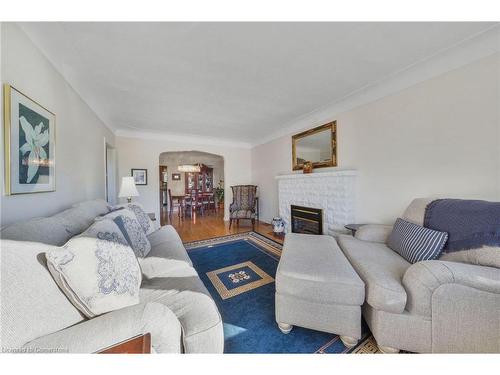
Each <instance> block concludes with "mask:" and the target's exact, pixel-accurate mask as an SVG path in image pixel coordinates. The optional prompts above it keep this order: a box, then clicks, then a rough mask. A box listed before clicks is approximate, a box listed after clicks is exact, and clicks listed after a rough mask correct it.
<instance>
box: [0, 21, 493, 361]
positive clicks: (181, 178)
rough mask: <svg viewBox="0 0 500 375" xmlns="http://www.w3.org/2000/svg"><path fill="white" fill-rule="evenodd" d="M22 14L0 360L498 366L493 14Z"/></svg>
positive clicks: (7, 105) (4, 230)
mask: <svg viewBox="0 0 500 375" xmlns="http://www.w3.org/2000/svg"><path fill="white" fill-rule="evenodd" d="M491 14H495V15H496V16H498V15H499V14H497V13H491ZM423 18H424V19H425V17H423ZM497 18H498V17H497ZM20 19H22V17H21V18H20V16H17V17H13V18H11V19H10V20H6V19H3V20H2V22H0V40H1V48H0V61H1V70H0V81H1V82H2V85H3V92H2V116H1V117H2V119H3V132H2V137H3V142H2V150H1V155H2V159H3V160H2V162H1V163H0V165H1V167H0V174H1V175H2V179H3V183H2V189H3V192H2V195H1V199H0V203H1V224H0V238H1V249H2V268H1V276H2V284H1V298H2V304H1V309H2V323H1V326H2V331H1V338H2V345H1V347H2V350H1V351H2V352H3V353H40V352H41V353H175V354H181V353H210V354H223V353H234V354H271V353H273V354H314V353H316V354H340V353H350V354H392V355H387V356H385V357H388V358H395V357H398V356H399V357H401V356H403V357H405V358H411V357H418V356H408V355H407V354H410V353H422V354H429V353H432V354H436V357H437V358H438V359H439V357H440V356H439V355H438V354H443V353H462V354H470V353H483V354H484V353H495V354H496V355H494V356H491V357H492V358H496V359H498V354H500V315H499V314H498V312H499V311H500V287H499V285H500V270H499V268H500V111H499V108H500V22H498V21H495V16H493V17H489V18H484V17H483V18H481V17H478V18H475V19H472V20H470V21H461V22H448V21H450V20H448V19H446V18H442V19H439V20H433V21H424V22H403V20H407V19H405V18H404V17H402V18H400V19H401V22H372V21H376V20H373V19H372V20H367V21H356V22H354V21H353V19H351V20H347V21H351V22H339V21H338V20H332V21H330V22H289V21H290V19H284V20H279V19H276V20H273V21H276V22H213V21H214V20H212V22H195V21H189V22H169V21H162V22H65V21H66V19H65V18H64V17H60V21H58V22H41V21H38V22H37V21H36V18H30V21H29V22H28V21H25V22H20V21H19V20H20ZM216 19H217V17H216ZM398 19H399V18H397V17H396V19H391V20H390V21H397V20H398ZM486 19H489V20H488V21H486ZM491 19H493V20H491ZM68 20H69V19H68ZM71 20H75V19H71ZM91 20H92V19H91V18H88V19H85V20H83V21H91ZM117 21H133V19H126V20H124V19H118V20H117ZM180 21H187V20H186V19H185V18H184V19H180ZM205 21H210V20H205ZM252 21H257V20H256V19H252ZM278 21H287V22H278ZM322 21H324V19H323V20H322ZM380 21H384V20H380ZM453 21H457V20H456V19H453ZM472 21H474V22H472ZM396 354H398V356H396ZM94 357H95V356H94ZM122 357H128V356H122ZM225 357H227V356H225ZM277 357H278V358H279V357H280V356H277ZM305 357H307V358H309V357H311V356H305ZM332 357H339V356H332ZM354 357H356V356H354ZM433 357H434V356H433ZM169 358H170V357H169ZM251 358H252V357H251V356H250V361H251ZM281 360H283V359H281ZM307 360H308V359H307ZM278 361H280V359H278ZM417 361H418V360H417ZM280 363H281V362H278V364H280ZM202 366H203V365H202Z"/></svg>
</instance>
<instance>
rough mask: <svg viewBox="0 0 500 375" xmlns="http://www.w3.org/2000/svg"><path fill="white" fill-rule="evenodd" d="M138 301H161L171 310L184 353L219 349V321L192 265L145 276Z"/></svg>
mask: <svg viewBox="0 0 500 375" xmlns="http://www.w3.org/2000/svg"><path fill="white" fill-rule="evenodd" d="M140 300H141V302H159V303H162V304H163V305H165V306H167V307H168V308H169V309H170V310H172V311H173V312H174V314H175V315H176V316H177V318H178V319H179V321H180V323H181V326H182V331H183V343H184V349H185V351H186V352H188V353H200V352H215V353H217V352H222V348H223V342H224V338H223V331H222V320H221V317H220V315H219V311H218V309H217V306H216V305H215V302H214V301H213V300H212V298H211V297H210V294H209V293H208V291H207V289H206V288H205V286H204V285H203V283H202V281H201V280H200V278H199V277H198V274H197V272H196V270H195V269H194V268H192V267H189V266H184V267H179V268H176V269H168V270H167V269H165V273H164V274H161V273H159V272H158V273H157V274H156V275H155V277H152V278H148V279H144V280H143V283H142V286H141V290H140Z"/></svg>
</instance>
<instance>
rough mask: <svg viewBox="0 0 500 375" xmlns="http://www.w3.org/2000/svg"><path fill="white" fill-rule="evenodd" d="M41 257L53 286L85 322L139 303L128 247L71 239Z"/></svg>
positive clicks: (135, 271) (138, 279) (138, 281)
mask: <svg viewBox="0 0 500 375" xmlns="http://www.w3.org/2000/svg"><path fill="white" fill-rule="evenodd" d="M45 257H46V258H47V266H48V268H49V271H50V273H51V275H52V277H53V278H54V280H55V281H56V283H57V285H58V286H59V287H60V288H61V290H62V291H63V292H64V294H65V295H66V296H67V297H68V299H69V300H70V301H71V302H72V303H73V305H74V306H75V307H76V308H77V309H79V310H80V311H81V312H82V313H83V314H85V316H87V317H89V318H92V317H95V316H97V315H100V314H103V313H106V312H109V311H113V310H118V309H121V308H123V307H126V306H131V305H136V304H138V303H139V288H140V285H141V278H142V274H141V269H140V267H139V263H138V261H137V258H136V257H135V255H134V253H133V251H132V249H131V248H130V247H129V246H124V245H122V244H120V243H117V242H113V241H106V240H101V239H98V238H90V237H75V238H72V239H71V240H69V241H68V242H67V243H66V244H65V245H64V246H62V247H56V248H51V249H49V250H47V252H46V253H45Z"/></svg>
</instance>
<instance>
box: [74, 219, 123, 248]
mask: <svg viewBox="0 0 500 375" xmlns="http://www.w3.org/2000/svg"><path fill="white" fill-rule="evenodd" d="M79 237H90V238H98V239H100V240H104V241H112V242H117V243H119V244H122V245H124V246H130V245H129V243H128V241H127V239H126V238H125V236H124V235H123V233H122V231H121V230H120V228H118V225H116V223H115V222H114V221H113V220H112V219H106V220H98V221H95V222H94V224H92V225H91V226H90V227H88V228H87V230H86V231H85V232H83V233H82V234H80V235H79Z"/></svg>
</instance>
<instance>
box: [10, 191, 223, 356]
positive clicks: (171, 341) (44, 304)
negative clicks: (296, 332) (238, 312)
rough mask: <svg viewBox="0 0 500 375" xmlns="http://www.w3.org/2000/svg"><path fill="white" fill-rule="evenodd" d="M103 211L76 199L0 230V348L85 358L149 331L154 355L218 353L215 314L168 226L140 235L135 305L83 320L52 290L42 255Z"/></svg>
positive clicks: (217, 316)
mask: <svg viewBox="0 0 500 375" xmlns="http://www.w3.org/2000/svg"><path fill="white" fill-rule="evenodd" d="M107 211H108V206H107V204H106V202H104V201H102V200H96V201H89V202H83V203H81V204H78V205H76V206H74V207H72V208H70V209H68V210H65V211H63V212H61V213H58V214H56V215H54V216H51V217H47V218H36V219H32V220H29V221H26V222H22V223H18V224H14V225H12V226H10V227H7V228H5V229H3V230H2V231H1V232H0V236H1V238H2V241H1V302H2V303H1V347H2V350H3V351H4V352H75V353H92V352H96V351H99V350H101V349H103V348H106V347H108V346H111V345H113V344H116V343H118V342H121V341H123V340H125V339H127V338H130V337H133V336H135V335H137V334H140V333H145V332H150V333H151V337H152V347H153V350H154V351H156V352H160V353H180V352H186V353H222V352H223V345H224V337H223V330H222V320H221V317H220V314H219V312H218V309H217V307H216V305H215V303H214V301H213V300H212V298H211V297H210V294H209V293H208V291H207V290H206V288H205V286H204V285H203V283H202V281H201V280H200V278H199V277H198V274H197V273H196V271H195V269H194V268H193V267H192V264H191V261H190V259H189V256H188V255H187V252H186V250H185V248H184V246H183V244H182V242H181V239H180V238H179V236H178V234H177V232H176V231H175V230H174V229H173V227H171V226H164V227H162V228H161V229H158V230H156V231H155V232H153V233H152V234H150V235H149V236H148V238H149V241H150V242H151V247H152V248H151V252H150V253H149V254H148V256H147V257H146V258H144V259H142V260H140V264H141V269H142V272H143V282H142V285H141V290H140V301H141V302H140V304H139V305H135V306H131V307H127V308H124V309H121V310H116V311H113V312H110V313H107V314H103V315H101V316H98V317H96V318H93V319H90V320H88V319H86V318H84V317H83V316H82V315H81V314H80V313H79V311H78V310H77V309H76V308H75V307H74V306H73V305H72V304H71V303H70V302H69V300H68V299H67V298H66V297H65V295H64V294H63V293H62V292H61V291H60V290H59V288H58V287H57V285H56V283H55V282H54V281H53V279H52V277H51V275H50V274H49V272H48V270H47V268H46V265H45V257H44V252H45V250H46V249H47V248H48V247H50V246H54V245H55V246H61V245H63V244H64V243H65V242H66V241H67V240H68V239H70V238H71V237H72V236H75V235H78V234H79V233H81V232H83V231H84V230H85V229H86V228H87V227H88V226H90V224H91V223H92V222H93V220H94V218H95V217H96V216H98V215H101V214H103V213H106V212H107Z"/></svg>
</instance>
